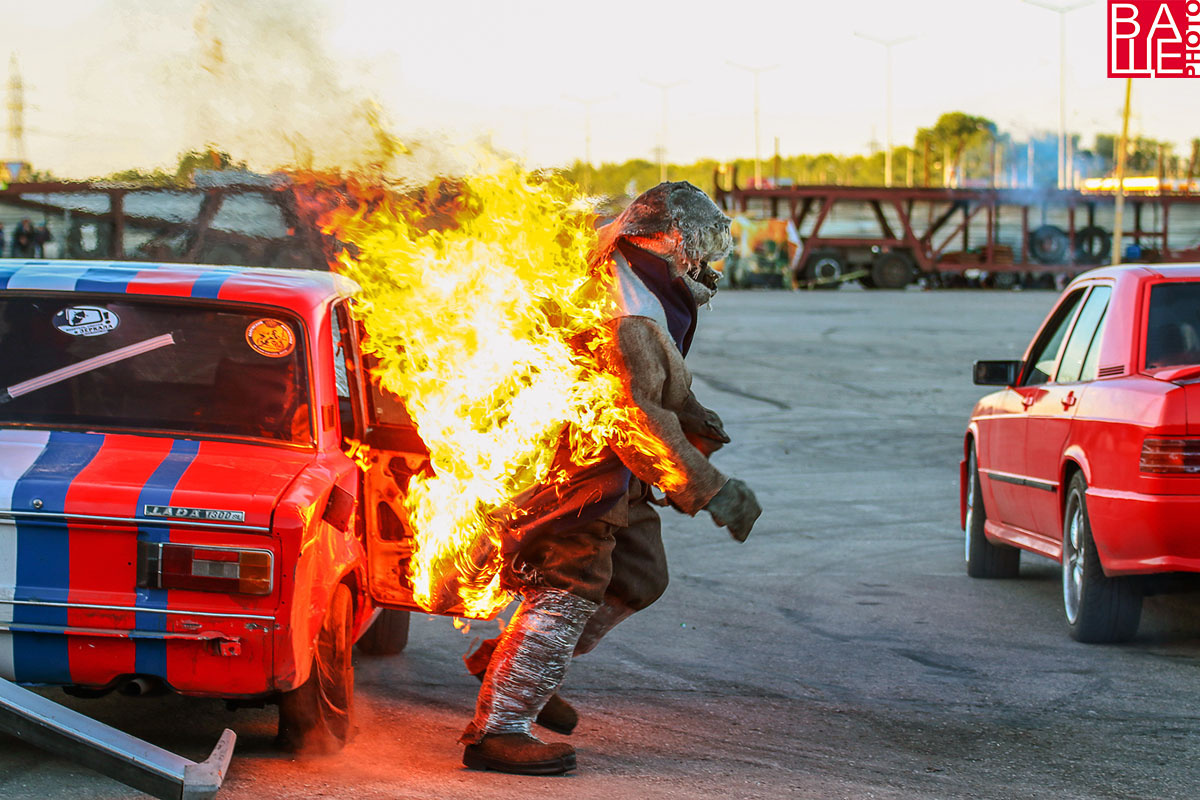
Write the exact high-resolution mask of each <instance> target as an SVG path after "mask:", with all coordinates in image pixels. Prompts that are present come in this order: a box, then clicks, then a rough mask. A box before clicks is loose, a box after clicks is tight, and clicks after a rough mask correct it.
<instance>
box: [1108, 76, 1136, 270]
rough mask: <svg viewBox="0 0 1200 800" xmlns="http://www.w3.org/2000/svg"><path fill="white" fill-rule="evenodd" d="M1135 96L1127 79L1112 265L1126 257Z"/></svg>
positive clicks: (1118, 155) (1114, 218)
mask: <svg viewBox="0 0 1200 800" xmlns="http://www.w3.org/2000/svg"><path fill="white" fill-rule="evenodd" d="M1132 96H1133V78H1126V79H1125V111H1124V113H1123V114H1122V115H1121V141H1119V142H1118V143H1117V209H1116V213H1115V214H1114V216H1113V251H1112V263H1113V264H1120V263H1121V259H1122V258H1123V257H1124V255H1125V245H1124V243H1122V241H1121V239H1122V237H1123V235H1124V233H1125V156H1126V154H1127V153H1128V152H1129V101H1130V99H1131V98H1132Z"/></svg>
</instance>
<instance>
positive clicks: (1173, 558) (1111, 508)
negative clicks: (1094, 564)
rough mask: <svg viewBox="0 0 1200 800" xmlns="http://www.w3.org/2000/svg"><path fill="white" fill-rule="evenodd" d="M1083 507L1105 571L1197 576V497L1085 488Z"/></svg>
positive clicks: (1199, 543) (1199, 545)
mask: <svg viewBox="0 0 1200 800" xmlns="http://www.w3.org/2000/svg"><path fill="white" fill-rule="evenodd" d="M1087 504H1088V518H1089V521H1090V522H1091V526H1092V537H1093V538H1094V539H1095V541H1096V548H1097V549H1098V550H1099V551H1100V561H1101V563H1102V564H1103V565H1104V571H1105V572H1106V573H1108V574H1110V575H1133V574H1145V573H1153V572H1200V496H1196V495H1152V494H1141V493H1138V492H1121V491H1112V490H1106V489H1097V488H1089V489H1088V490H1087Z"/></svg>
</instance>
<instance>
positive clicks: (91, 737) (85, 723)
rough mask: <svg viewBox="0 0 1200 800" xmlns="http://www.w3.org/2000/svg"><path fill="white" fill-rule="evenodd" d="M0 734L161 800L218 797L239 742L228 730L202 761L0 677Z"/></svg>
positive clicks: (201, 799)
mask: <svg viewBox="0 0 1200 800" xmlns="http://www.w3.org/2000/svg"><path fill="white" fill-rule="evenodd" d="M0 732H4V733H10V734H12V735H13V736H16V737H17V738H18V739H21V740H22V741H25V742H29V743H30V744H32V745H36V746H37V747H40V748H42V749H44V750H49V751H50V752H52V753H57V754H59V755H61V756H63V757H65V758H68V759H70V760H71V761H73V762H75V763H77V764H83V765H84V766H86V767H90V768H92V769H94V770H96V771H97V772H99V773H101V774H104V775H107V776H108V777H110V778H113V779H115V780H118V781H121V782H122V783H124V784H126V785H128V786H132V787H133V788H135V789H137V790H139V791H142V792H145V793H146V794H149V795H153V796H154V797H159V798H162V799H163V800H208V799H209V798H212V797H214V796H216V794H217V791H218V790H220V788H221V783H222V782H223V781H224V780H225V773H226V772H227V771H228V769H229V760H230V758H232V757H233V746H234V742H235V741H236V740H237V737H236V735H235V734H234V732H233V731H231V730H229V729H228V728H226V729H225V732H224V733H222V734H221V738H220V739H219V740H218V741H217V746H216V747H214V748H213V751H212V754H211V755H210V756H209V757H208V758H207V759H205V760H204V761H202V762H200V763H196V762H195V761H189V760H188V759H186V758H183V757H182V756H177V755H175V754H174V753H171V752H169V751H167V750H163V749H162V748H161V747H156V746H154V745H152V744H150V743H149V742H144V741H142V740H141V739H138V738H137V737H135V736H130V735H129V734H127V733H123V732H122V731H119V730H117V729H116V728H113V727H110V726H108V725H105V724H104V723H102V722H97V721H96V720H94V719H92V718H91V717H87V716H84V715H83V714H80V713H78V712H76V711H72V710H71V709H69V708H67V707H66V706H62V705H59V704H58V703H55V702H54V701H52V700H47V699H46V698H44V697H42V696H41V695H39V694H35V693H34V692H31V691H29V690H28V689H23V688H21V687H20V686H17V685H16V684H15V683H12V682H11V681H7V680H4V679H3V678H0Z"/></svg>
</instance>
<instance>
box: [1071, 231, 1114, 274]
mask: <svg viewBox="0 0 1200 800" xmlns="http://www.w3.org/2000/svg"><path fill="white" fill-rule="evenodd" d="M1110 256H1112V237H1111V236H1110V235H1109V234H1108V231H1106V230H1104V229H1103V228H1101V227H1099V226H1098V225H1088V226H1087V227H1085V228H1084V229H1083V230H1081V231H1079V232H1078V233H1076V234H1075V263H1077V264H1089V265H1092V264H1107V263H1108V260H1109V257H1110Z"/></svg>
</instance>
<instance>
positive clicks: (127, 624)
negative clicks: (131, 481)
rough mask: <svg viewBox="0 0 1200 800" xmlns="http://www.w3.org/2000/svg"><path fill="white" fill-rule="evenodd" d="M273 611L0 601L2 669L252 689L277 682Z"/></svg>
mask: <svg viewBox="0 0 1200 800" xmlns="http://www.w3.org/2000/svg"><path fill="white" fill-rule="evenodd" d="M274 628H275V620H274V618H273V617H269V616H264V615H251V614H244V615H237V614H231V615H223V614H214V613H211V612H210V613H202V612H197V613H189V612H188V611H186V610H181V609H171V610H170V612H164V611H157V610H149V609H146V608H137V609H131V608H125V607H121V606H96V605H84V604H75V603H44V602H37V601H21V600H5V601H0V677H3V678H7V679H9V680H15V681H17V682H19V683H26V684H59V685H76V686H86V687H97V688H99V687H111V686H113V685H115V684H119V683H121V682H122V681H123V680H125V679H128V678H132V677H135V676H136V677H141V678H152V679H154V678H157V679H159V680H161V681H163V683H165V684H166V685H167V686H169V687H170V688H171V689H172V690H174V691H176V692H179V693H181V694H188V695H198V696H213V697H250V696H257V695H262V694H265V693H267V692H270V691H272V690H273V689H274V686H273V679H272V641H273V632H274Z"/></svg>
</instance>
